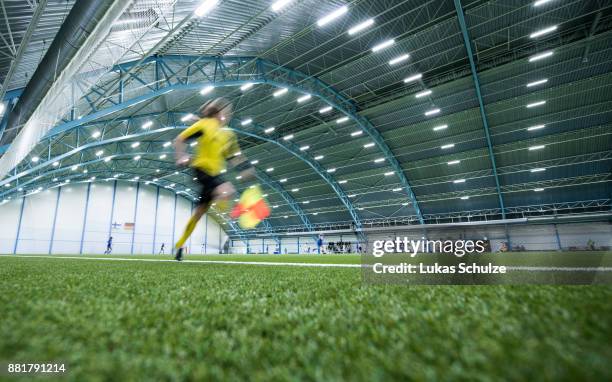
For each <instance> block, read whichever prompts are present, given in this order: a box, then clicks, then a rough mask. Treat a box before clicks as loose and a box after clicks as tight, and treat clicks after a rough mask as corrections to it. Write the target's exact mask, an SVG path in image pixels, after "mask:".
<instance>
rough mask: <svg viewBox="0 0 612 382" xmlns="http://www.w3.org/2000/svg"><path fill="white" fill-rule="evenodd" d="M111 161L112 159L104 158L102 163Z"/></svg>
mask: <svg viewBox="0 0 612 382" xmlns="http://www.w3.org/2000/svg"><path fill="white" fill-rule="evenodd" d="M111 159H113V158H112V157H106V158H104V162H106V163H108V162H110V161H111Z"/></svg>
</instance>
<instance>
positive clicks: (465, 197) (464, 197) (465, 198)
mask: <svg viewBox="0 0 612 382" xmlns="http://www.w3.org/2000/svg"><path fill="white" fill-rule="evenodd" d="M469 198H470V197H469V196H462V197H461V198H460V199H461V200H468V199H469Z"/></svg>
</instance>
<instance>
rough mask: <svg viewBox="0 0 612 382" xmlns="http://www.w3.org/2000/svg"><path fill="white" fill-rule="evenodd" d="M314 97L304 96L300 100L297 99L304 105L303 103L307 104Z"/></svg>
mask: <svg viewBox="0 0 612 382" xmlns="http://www.w3.org/2000/svg"><path fill="white" fill-rule="evenodd" d="M311 98H312V96H311V95H310V94H306V95H305V96H302V97H300V98H298V99H297V101H298V103H302V102H306V101H308V100H309V99H311Z"/></svg>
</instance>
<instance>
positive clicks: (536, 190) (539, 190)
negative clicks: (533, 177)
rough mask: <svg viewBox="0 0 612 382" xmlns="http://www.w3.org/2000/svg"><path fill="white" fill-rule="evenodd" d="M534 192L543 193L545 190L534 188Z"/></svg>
mask: <svg viewBox="0 0 612 382" xmlns="http://www.w3.org/2000/svg"><path fill="white" fill-rule="evenodd" d="M533 190H534V191H535V192H542V191H544V189H543V188H534V189H533Z"/></svg>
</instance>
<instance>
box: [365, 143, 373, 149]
mask: <svg viewBox="0 0 612 382" xmlns="http://www.w3.org/2000/svg"><path fill="white" fill-rule="evenodd" d="M370 147H374V143H366V144H365V145H363V148H364V149H369V148H370Z"/></svg>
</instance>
